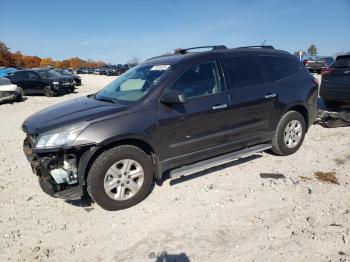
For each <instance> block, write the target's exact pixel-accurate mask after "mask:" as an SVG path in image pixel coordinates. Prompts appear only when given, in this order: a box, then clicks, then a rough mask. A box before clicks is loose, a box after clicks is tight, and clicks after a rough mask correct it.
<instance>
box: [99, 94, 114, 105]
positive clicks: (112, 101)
mask: <svg viewBox="0 0 350 262" xmlns="http://www.w3.org/2000/svg"><path fill="white" fill-rule="evenodd" d="M94 99H95V100H98V101H105V102H110V103H113V104H115V103H117V101H116V100H115V99H113V98H109V97H99V98H97V97H96V96H94Z"/></svg>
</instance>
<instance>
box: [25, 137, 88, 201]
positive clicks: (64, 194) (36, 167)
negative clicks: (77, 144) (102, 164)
mask: <svg viewBox="0 0 350 262" xmlns="http://www.w3.org/2000/svg"><path fill="white" fill-rule="evenodd" d="M33 144H34V138H33V137H32V136H29V135H28V136H27V137H26V139H25V140H24V143H23V151H24V154H25V155H26V157H27V159H28V161H29V163H30V164H31V167H32V170H33V173H35V174H36V175H37V176H38V179H39V184H40V186H41V188H42V190H43V191H44V192H45V193H47V194H48V195H50V196H52V197H58V198H63V199H70V200H76V199H80V198H81V197H82V196H83V195H84V189H83V188H84V185H85V180H84V176H83V175H79V172H78V165H79V160H80V158H81V156H82V155H83V154H84V149H83V148H79V149H67V150H63V149H62V150H56V151H50V152H45V151H42V152H35V151H34V150H33ZM85 150H86V149H85Z"/></svg>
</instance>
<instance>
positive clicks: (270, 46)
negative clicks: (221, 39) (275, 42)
mask: <svg viewBox="0 0 350 262" xmlns="http://www.w3.org/2000/svg"><path fill="white" fill-rule="evenodd" d="M236 48H266V49H275V48H274V47H273V46H272V45H249V46H241V47H236Z"/></svg>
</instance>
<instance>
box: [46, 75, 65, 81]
mask: <svg viewBox="0 0 350 262" xmlns="http://www.w3.org/2000/svg"><path fill="white" fill-rule="evenodd" d="M45 79H46V80H49V81H63V80H67V79H71V78H69V77H66V76H51V77H47V78H45Z"/></svg>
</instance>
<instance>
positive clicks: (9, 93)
mask: <svg viewBox="0 0 350 262" xmlns="http://www.w3.org/2000/svg"><path fill="white" fill-rule="evenodd" d="M14 93H15V92H14V91H0V97H6V96H11V95H13V94H14Z"/></svg>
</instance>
